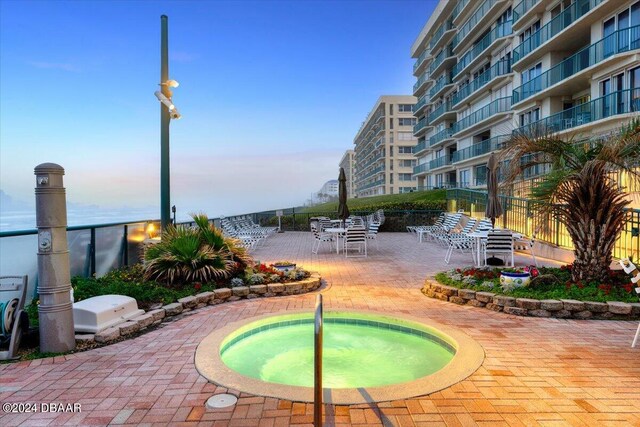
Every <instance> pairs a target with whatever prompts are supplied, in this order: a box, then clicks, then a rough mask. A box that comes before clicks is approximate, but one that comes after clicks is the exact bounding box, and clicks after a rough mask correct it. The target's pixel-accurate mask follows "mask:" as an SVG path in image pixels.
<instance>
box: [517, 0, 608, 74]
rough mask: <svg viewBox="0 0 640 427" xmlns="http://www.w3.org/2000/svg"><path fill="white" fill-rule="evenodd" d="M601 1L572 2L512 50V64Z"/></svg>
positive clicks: (581, 0)
mask: <svg viewBox="0 0 640 427" xmlns="http://www.w3.org/2000/svg"><path fill="white" fill-rule="evenodd" d="M602 1H603V0H580V1H574V2H573V3H572V4H571V6H569V7H568V8H566V9H565V10H563V11H562V12H561V13H560V14H558V15H557V16H555V17H554V18H553V19H551V21H549V22H547V23H546V24H545V25H543V26H542V27H541V28H540V29H539V30H538V31H536V32H535V33H533V34H531V35H530V36H529V37H527V38H526V39H525V40H524V41H523V42H522V43H520V44H519V45H518V46H516V47H515V49H513V62H514V63H515V62H518V61H520V60H521V59H523V58H524V57H525V56H527V55H529V54H530V53H531V52H533V51H534V50H536V49H537V48H539V47H540V46H542V45H543V44H545V43H546V42H547V41H548V40H550V39H551V38H553V37H555V36H556V35H558V34H559V33H560V32H561V31H562V30H564V29H565V28H567V27H568V26H569V25H571V24H573V23H574V22H575V21H577V20H578V19H580V18H582V17H583V16H584V15H586V14H587V13H589V12H590V11H591V10H593V9H594V8H595V7H596V6H598V5H599V4H600V3H602Z"/></svg>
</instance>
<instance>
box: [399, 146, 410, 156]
mask: <svg viewBox="0 0 640 427" xmlns="http://www.w3.org/2000/svg"><path fill="white" fill-rule="evenodd" d="M411 148H412V147H408V146H401V147H398V154H412V153H413V151H411Z"/></svg>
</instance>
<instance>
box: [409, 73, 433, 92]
mask: <svg viewBox="0 0 640 427" xmlns="http://www.w3.org/2000/svg"><path fill="white" fill-rule="evenodd" d="M429 74H430V73H429V70H427V71H425V72H424V73H422V75H421V76H420V77H419V78H418V80H416V83H415V84H414V85H413V93H415V92H416V91H417V90H418V88H419V87H420V86H422V85H423V84H424V82H426V81H427V80H429Z"/></svg>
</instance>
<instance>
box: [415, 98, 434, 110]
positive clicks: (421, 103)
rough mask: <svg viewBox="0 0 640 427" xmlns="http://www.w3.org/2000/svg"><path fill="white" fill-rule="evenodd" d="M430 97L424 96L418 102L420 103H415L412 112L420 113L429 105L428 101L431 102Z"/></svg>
mask: <svg viewBox="0 0 640 427" xmlns="http://www.w3.org/2000/svg"><path fill="white" fill-rule="evenodd" d="M429 99H430V97H429V95H423V96H421V97H420V99H419V100H418V102H416V103H415V105H414V106H413V108H412V111H414V112H415V111H420V109H421V108H422V107H424V106H425V105H427V101H429Z"/></svg>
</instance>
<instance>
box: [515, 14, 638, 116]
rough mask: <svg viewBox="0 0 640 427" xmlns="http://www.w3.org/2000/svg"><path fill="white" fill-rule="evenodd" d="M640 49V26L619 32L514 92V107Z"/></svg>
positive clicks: (583, 50) (569, 58) (571, 57)
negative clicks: (579, 74) (585, 71)
mask: <svg viewBox="0 0 640 427" xmlns="http://www.w3.org/2000/svg"><path fill="white" fill-rule="evenodd" d="M635 49H640V25H636V26H635V27H630V28H625V29H622V30H618V31H616V32H614V33H613V34H610V35H608V36H607V37H605V38H603V39H601V40H600V41H598V42H596V43H594V44H592V45H590V46H587V47H585V48H584V49H582V50H580V51H579V52H578V53H576V54H575V55H572V56H570V57H568V58H567V59H565V60H564V61H562V62H560V63H558V64H556V65H555V66H553V67H551V68H550V69H549V70H547V71H545V72H544V73H542V74H541V75H539V76H538V77H535V78H534V79H532V80H530V81H528V82H526V83H525V84H523V85H521V86H519V87H518V88H516V89H515V90H514V91H513V103H514V104H515V103H516V102H520V101H522V100H524V99H527V98H529V97H531V96H533V95H535V94H536V93H538V92H541V91H543V90H545V89H547V88H549V87H551V86H553V85H554V84H556V83H559V82H561V81H562V80H564V79H567V78H569V77H571V76H572V75H574V74H577V73H579V72H580V71H582V70H584V69H586V68H588V67H591V66H593V65H595V64H597V63H599V62H601V61H603V60H605V59H606V58H608V57H610V56H612V55H615V54H618V53H622V52H628V51H631V50H635Z"/></svg>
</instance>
